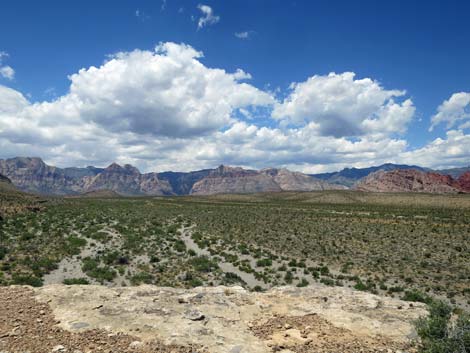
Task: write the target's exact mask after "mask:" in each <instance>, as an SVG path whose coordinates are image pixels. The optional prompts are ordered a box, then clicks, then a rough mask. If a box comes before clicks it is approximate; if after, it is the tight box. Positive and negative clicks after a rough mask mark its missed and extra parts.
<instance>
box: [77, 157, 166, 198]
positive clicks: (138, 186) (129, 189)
mask: <svg viewBox="0 0 470 353" xmlns="http://www.w3.org/2000/svg"><path fill="white" fill-rule="evenodd" d="M83 189H84V190H85V191H91V190H112V191H115V192H117V193H120V194H123V195H171V194H172V193H173V192H172V190H171V186H170V184H169V183H168V182H167V181H162V180H159V179H158V176H157V174H156V173H147V174H141V173H140V172H139V170H138V169H137V168H135V167H133V166H131V165H130V164H126V165H124V166H120V165H119V164H117V163H113V164H111V165H110V166H109V167H107V168H105V169H104V170H103V171H102V172H101V173H99V174H97V175H95V176H88V177H84V178H83Z"/></svg>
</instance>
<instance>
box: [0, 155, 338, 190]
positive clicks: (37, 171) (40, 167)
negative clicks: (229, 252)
mask: <svg viewBox="0 0 470 353" xmlns="http://www.w3.org/2000/svg"><path fill="white" fill-rule="evenodd" d="M0 174H1V175H4V176H5V177H7V178H9V179H10V180H11V181H12V183H13V184H14V185H15V186H16V187H17V188H18V189H20V190H22V191H26V192H32V193H39V194H46V195H77V194H83V193H89V192H92V191H99V190H109V191H114V192H116V193H119V194H121V195H126V196H137V195H190V194H191V195H210V194H218V193H253V192H271V191H291V190H296V191H315V190H332V189H345V187H344V186H341V185H336V184H330V183H328V182H326V181H323V180H320V179H317V178H314V177H312V176H309V175H307V174H303V173H298V172H291V171H289V170H287V169H275V168H270V169H263V170H251V169H243V168H238V167H228V166H223V165H221V166H219V167H218V168H215V169H205V170H199V171H194V172H187V173H180V172H164V173H144V174H142V173H140V171H139V170H138V169H137V168H136V167H134V166H132V165H129V164H126V165H124V166H121V165H119V164H116V163H113V164H111V165H110V166H108V167H107V168H95V167H86V168H57V167H53V166H49V165H47V164H46V163H44V161H43V160H42V159H40V158H37V157H34V158H30V157H16V158H10V159H4V160H0Z"/></svg>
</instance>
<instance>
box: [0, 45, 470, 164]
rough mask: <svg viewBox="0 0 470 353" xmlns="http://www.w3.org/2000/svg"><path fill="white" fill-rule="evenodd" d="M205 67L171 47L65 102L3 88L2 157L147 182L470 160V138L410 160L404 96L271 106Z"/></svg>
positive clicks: (84, 75)
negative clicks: (224, 171)
mask: <svg viewBox="0 0 470 353" xmlns="http://www.w3.org/2000/svg"><path fill="white" fill-rule="evenodd" d="M202 60H203V54H202V53H201V52H199V51H197V50H196V49H194V48H193V47H191V46H189V45H185V44H176V43H162V44H159V45H158V46H157V47H156V48H155V49H154V50H134V51H130V52H121V53H117V54H115V55H112V56H110V57H108V59H107V60H106V61H105V62H103V63H102V64H101V65H98V66H96V67H95V66H91V67H88V68H83V69H81V70H79V71H78V72H76V73H75V74H73V75H71V76H69V79H70V88H69V91H68V92H67V93H66V94H65V95H63V96H60V97H57V98H56V99H53V100H49V101H42V102H36V103H32V102H29V101H28V99H27V98H26V97H25V96H24V95H23V94H21V93H20V92H18V91H16V90H14V89H12V88H8V87H6V86H3V85H0V157H12V156H17V155H39V156H41V157H43V158H44V159H45V160H46V161H47V162H48V163H51V164H55V165H59V166H71V165H78V166H86V165H90V164H93V165H98V166H105V165H107V164H109V163H110V162H113V161H117V162H118V163H131V164H134V165H136V166H137V167H139V169H141V170H143V171H151V170H154V171H164V170H180V171H184V170H186V171H187V170H195V169H200V168H208V167H214V166H216V165H218V164H220V163H226V164H234V165H241V166H245V167H253V168H263V167H267V166H276V167H288V168H290V169H293V170H299V171H304V172H311V173H314V172H323V171H331V170H336V169H341V168H344V167H351V166H354V167H364V166H369V165H377V164H381V163H385V162H400V163H412V164H416V163H419V164H422V165H424V166H428V167H436V166H455V165H462V164H468V161H469V160H470V135H466V134H465V133H464V132H463V131H462V130H461V129H457V130H451V131H449V132H447V135H446V136H445V137H444V138H438V139H435V140H434V141H431V142H430V143H428V144H427V145H425V146H424V147H422V148H418V149H414V150H410V146H409V144H408V142H407V141H406V139H405V138H403V137H402V136H401V135H397V133H399V132H403V131H405V130H406V128H407V124H408V123H409V121H410V119H411V118H412V116H413V114H414V110H415V108H414V105H413V103H412V101H411V100H410V99H408V98H406V97H405V92H403V91H401V90H387V89H385V88H384V87H382V86H381V85H380V84H379V83H377V81H375V80H372V79H368V78H367V79H355V76H354V74H353V73H342V74H330V75H327V76H312V77H310V78H308V79H307V80H306V81H304V82H301V83H295V84H293V85H292V86H291V90H290V91H288V92H287V93H288V94H287V96H286V98H285V99H283V100H282V101H276V99H275V98H274V96H273V94H271V93H269V92H267V91H266V90H261V89H258V88H256V87H255V86H253V85H252V84H250V83H249V82H247V80H250V79H251V75H250V74H249V73H246V72H244V71H243V70H241V69H239V70H236V71H235V72H226V71H225V70H223V69H219V68H212V67H208V66H206V65H204V63H203V62H202ZM279 94H282V92H279ZM271 111H272V116H271ZM273 117H274V119H273Z"/></svg>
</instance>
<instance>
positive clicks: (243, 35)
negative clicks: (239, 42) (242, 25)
mask: <svg viewBox="0 0 470 353" xmlns="http://www.w3.org/2000/svg"><path fill="white" fill-rule="evenodd" d="M251 33H252V31H244V32H235V33H234V35H235V37H237V38H238V39H249V38H250V36H251Z"/></svg>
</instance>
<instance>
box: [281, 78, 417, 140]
mask: <svg viewBox="0 0 470 353" xmlns="http://www.w3.org/2000/svg"><path fill="white" fill-rule="evenodd" d="M291 89H292V91H291V93H290V94H289V95H288V96H287V98H285V99H284V101H283V102H282V103H280V104H277V105H276V107H275V109H274V111H273V117H274V118H275V119H278V120H281V121H285V122H288V123H291V124H295V125H301V124H305V123H308V122H313V123H315V124H317V127H318V129H319V132H320V133H321V134H322V135H330V136H335V137H342V136H362V135H366V134H369V133H393V132H404V131H405V130H406V126H407V124H408V123H409V122H410V121H411V119H412V117H413V115H414V111H415V108H414V106H413V102H412V101H411V100H410V99H406V100H404V101H401V102H399V101H396V100H397V99H400V98H402V97H403V96H404V95H405V91H401V90H387V89H385V88H383V87H382V86H381V85H380V84H379V83H378V82H377V81H374V80H372V79H370V78H364V79H355V74H354V73H353V72H345V73H342V74H336V73H330V74H329V75H326V76H320V75H315V76H312V77H310V78H309V79H307V80H306V81H304V82H300V83H293V84H292V85H291Z"/></svg>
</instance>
